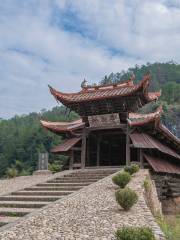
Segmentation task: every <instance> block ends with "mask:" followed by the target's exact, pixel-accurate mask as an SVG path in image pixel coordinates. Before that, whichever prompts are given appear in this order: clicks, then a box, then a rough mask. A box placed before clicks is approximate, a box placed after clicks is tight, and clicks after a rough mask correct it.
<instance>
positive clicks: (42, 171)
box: [33, 170, 52, 175]
mask: <svg viewBox="0 0 180 240" xmlns="http://www.w3.org/2000/svg"><path fill="white" fill-rule="evenodd" d="M51 174H52V172H51V171H50V170H37V171H34V172H33V175H51Z"/></svg>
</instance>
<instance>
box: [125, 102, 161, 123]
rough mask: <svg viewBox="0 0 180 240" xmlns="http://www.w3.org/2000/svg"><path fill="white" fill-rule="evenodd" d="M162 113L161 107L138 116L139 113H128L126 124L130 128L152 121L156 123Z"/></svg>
mask: <svg viewBox="0 0 180 240" xmlns="http://www.w3.org/2000/svg"><path fill="white" fill-rule="evenodd" d="M162 112H163V109H162V106H160V107H159V108H157V110H156V111H155V112H153V113H147V114H140V113H129V118H128V123H129V125H130V126H142V125H144V124H147V123H149V122H152V121H156V120H157V119H159V118H160V117H161V113H162Z"/></svg>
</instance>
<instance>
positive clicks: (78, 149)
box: [71, 147, 82, 151]
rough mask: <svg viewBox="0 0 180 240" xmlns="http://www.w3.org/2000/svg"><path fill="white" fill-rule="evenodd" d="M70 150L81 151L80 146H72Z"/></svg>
mask: <svg viewBox="0 0 180 240" xmlns="http://www.w3.org/2000/svg"><path fill="white" fill-rule="evenodd" d="M71 150H73V151H81V150H82V148H81V147H72V148H71Z"/></svg>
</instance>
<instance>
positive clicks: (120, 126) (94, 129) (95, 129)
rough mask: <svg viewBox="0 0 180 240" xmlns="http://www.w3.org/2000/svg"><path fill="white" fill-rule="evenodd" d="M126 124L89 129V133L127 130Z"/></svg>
mask: <svg viewBox="0 0 180 240" xmlns="http://www.w3.org/2000/svg"><path fill="white" fill-rule="evenodd" d="M125 128H126V124H119V125H117V126H101V127H87V130H88V131H97V130H106V129H125Z"/></svg>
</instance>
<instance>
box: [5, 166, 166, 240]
mask: <svg viewBox="0 0 180 240" xmlns="http://www.w3.org/2000/svg"><path fill="white" fill-rule="evenodd" d="M146 174H147V171H144V170H141V171H139V173H137V174H136V176H135V177H134V178H133V180H132V181H131V183H130V184H129V186H130V187H131V188H133V189H134V190H136V191H137V193H138V194H139V201H138V203H137V204H136V205H135V206H134V207H133V208H132V209H131V210H130V211H128V212H125V211H123V210H122V209H121V208H120V207H119V206H118V205H117V203H116V201H115V197H114V192H115V189H116V187H115V186H114V185H113V183H112V181H111V176H110V177H107V178H104V179H102V180H100V181H99V182H97V183H94V184H92V185H90V186H88V187H85V188H83V189H82V190H80V191H78V192H76V193H73V194H71V195H69V196H67V197H65V198H63V199H61V200H58V201H56V202H54V203H52V204H50V205H48V206H47V207H45V208H42V209H40V210H39V211H37V212H35V213H32V214H30V215H28V216H27V217H25V218H22V219H21V220H19V221H17V222H16V223H14V224H12V225H11V226H10V227H9V228H8V229H7V228H2V231H1V232H0V239H2V240H86V239H87V240H112V239H114V232H115V230H116V229H117V228H119V227H122V226H150V227H152V229H153V231H154V232H155V234H156V236H157V239H159V240H162V239H164V237H163V235H162V232H161V230H160V228H159V226H158V225H157V224H156V223H155V220H154V218H153V216H152V214H151V212H150V210H149V209H148V207H147V205H146V203H145V200H144V197H143V188H142V184H143V181H144V178H145V175H146Z"/></svg>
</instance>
